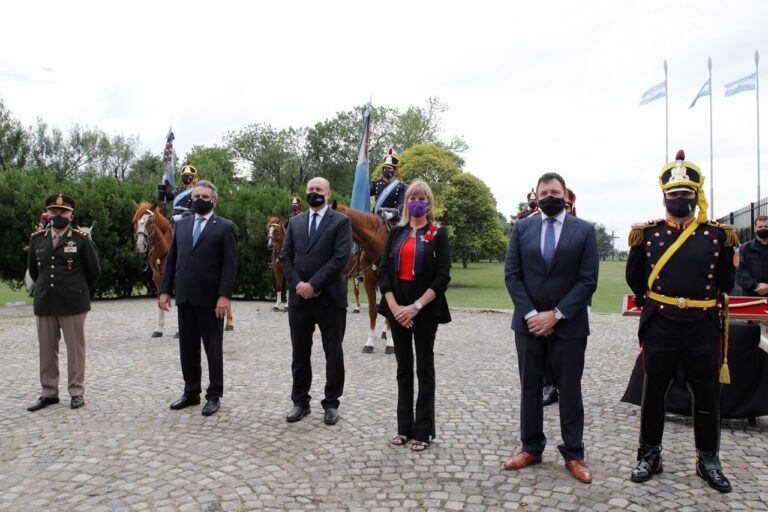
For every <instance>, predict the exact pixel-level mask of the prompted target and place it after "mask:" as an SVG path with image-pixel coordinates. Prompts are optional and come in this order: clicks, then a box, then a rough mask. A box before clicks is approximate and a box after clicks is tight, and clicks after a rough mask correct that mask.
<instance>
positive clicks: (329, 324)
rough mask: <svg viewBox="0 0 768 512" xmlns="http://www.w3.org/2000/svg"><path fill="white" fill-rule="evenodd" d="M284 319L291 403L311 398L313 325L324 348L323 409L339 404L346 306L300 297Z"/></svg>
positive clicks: (342, 386)
mask: <svg viewBox="0 0 768 512" xmlns="http://www.w3.org/2000/svg"><path fill="white" fill-rule="evenodd" d="M288 323H289V325H290V327H291V347H292V348H293V360H292V362H291V373H292V374H293V388H292V389H291V400H293V403H294V404H295V405H307V406H308V405H309V400H310V399H311V398H312V397H311V396H310V394H309V388H310V387H311V386H312V363H311V361H310V358H311V356H312V333H314V332H315V325H317V326H318V327H319V328H320V335H321V336H322V339H323V351H324V352H325V398H324V399H323V401H322V402H321V404H322V406H323V409H328V408H334V409H338V407H339V397H341V395H342V393H343V392H344V350H343V349H342V346H341V343H342V341H344V331H345V330H346V327H347V311H346V309H340V308H332V307H329V306H324V305H323V304H320V303H319V302H318V301H317V300H309V301H304V303H303V304H302V305H301V306H291V307H289V308H288Z"/></svg>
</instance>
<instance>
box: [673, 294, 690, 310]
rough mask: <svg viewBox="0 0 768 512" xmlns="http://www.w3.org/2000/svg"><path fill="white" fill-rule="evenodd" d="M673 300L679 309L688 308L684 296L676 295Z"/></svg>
mask: <svg viewBox="0 0 768 512" xmlns="http://www.w3.org/2000/svg"><path fill="white" fill-rule="evenodd" d="M675 302H676V304H675V305H676V306H677V307H679V308H680V309H687V308H688V299H686V298H685V297H678V298H677V299H676V301H675Z"/></svg>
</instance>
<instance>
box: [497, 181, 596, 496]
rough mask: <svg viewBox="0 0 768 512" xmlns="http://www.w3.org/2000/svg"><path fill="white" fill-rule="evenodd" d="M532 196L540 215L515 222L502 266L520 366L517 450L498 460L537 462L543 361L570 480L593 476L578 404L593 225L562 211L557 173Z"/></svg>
mask: <svg viewBox="0 0 768 512" xmlns="http://www.w3.org/2000/svg"><path fill="white" fill-rule="evenodd" d="M536 195H537V198H538V206H539V210H540V211H541V213H542V214H541V215H533V216H530V217H528V218H525V219H523V220H520V221H518V222H517V223H516V224H515V229H513V230H512V236H511V237H510V242H509V248H508V249H507V259H506V266H505V279H506V284H507V290H508V291H509V295H510V296H511V297H512V301H513V302H514V304H515V312H514V315H513V317H512V329H513V330H514V331H515V345H516V347H517V360H518V367H519V371H520V387H521V389H522V399H521V407H520V437H521V439H522V450H521V451H520V452H518V453H517V454H516V455H515V456H513V457H512V458H511V459H509V460H508V461H507V462H505V463H504V468H505V469H522V468H524V467H526V466H530V465H531V464H536V463H539V462H541V454H542V452H543V451H544V446H545V445H546V442H547V439H546V437H545V435H544V430H543V406H542V387H543V379H544V369H545V367H546V365H547V363H549V365H550V367H551V369H552V372H553V375H554V377H555V381H556V382H557V383H558V385H559V386H560V430H561V433H562V437H563V443H562V444H560V445H559V446H558V449H559V450H560V453H561V454H562V456H563V458H564V459H565V466H566V468H567V469H568V471H569V472H570V473H571V475H573V477H574V478H576V479H577V480H579V481H580V482H583V483H590V482H592V472H591V471H590V469H589V468H588V467H587V464H586V462H584V444H583V442H582V437H583V432H584V406H583V403H582V398H581V375H582V372H583V371H584V351H585V350H586V347H587V336H588V335H589V317H588V312H587V305H588V304H589V301H590V298H591V297H592V294H593V293H594V292H595V289H596V288H597V274H598V254H597V239H596V236H595V228H594V226H592V224H590V223H589V222H586V221H584V220H581V219H578V218H576V217H574V216H572V215H567V212H566V210H565V204H566V188H565V181H564V180H563V178H562V177H561V176H560V175H559V174H557V173H546V174H544V175H542V176H541V178H539V182H538V184H537V186H536Z"/></svg>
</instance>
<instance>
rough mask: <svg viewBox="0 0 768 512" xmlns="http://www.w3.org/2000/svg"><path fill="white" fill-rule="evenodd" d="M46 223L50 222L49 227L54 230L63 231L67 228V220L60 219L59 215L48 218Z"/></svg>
mask: <svg viewBox="0 0 768 512" xmlns="http://www.w3.org/2000/svg"><path fill="white" fill-rule="evenodd" d="M48 221H49V222H50V224H51V226H53V227H54V228H56V229H64V228H65V227H67V226H69V218H67V217H62V216H61V215H54V216H53V217H48Z"/></svg>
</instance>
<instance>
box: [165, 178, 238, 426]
mask: <svg viewBox="0 0 768 512" xmlns="http://www.w3.org/2000/svg"><path fill="white" fill-rule="evenodd" d="M218 201H219V199H218V192H217V190H216V187H215V186H214V185H213V183H211V182H209V181H205V180H203V181H201V182H199V183H198V184H197V185H196V186H195V188H194V189H193V191H192V210H193V211H194V212H195V214H194V216H192V215H190V216H188V217H185V218H183V219H181V220H179V221H178V222H177V223H176V228H175V229H174V232H173V239H172V240H171V246H170V248H169V249H168V258H167V260H166V262H165V271H164V272H163V281H162V283H161V284H160V296H159V298H158V303H159V305H160V308H162V309H164V310H165V311H169V310H170V309H171V295H170V294H171V293H173V292H174V290H175V292H176V305H177V306H178V308H179V351H180V354H181V373H182V375H183V376H184V394H182V395H181V398H179V399H178V400H176V401H175V402H173V403H172V404H171V409H174V410H178V409H183V408H185V407H189V406H190V405H197V404H199V403H200V390H201V386H200V378H201V373H202V369H201V367H200V339H201V338H202V340H203V346H204V347H205V355H206V356H207V358H208V376H209V379H210V383H209V385H208V389H207V391H206V394H205V399H206V404H205V407H203V416H210V415H211V414H214V413H215V412H216V411H218V410H219V402H220V399H221V396H222V394H223V392H224V360H223V355H222V338H223V336H224V318H225V317H226V315H227V308H228V307H229V303H230V299H231V298H232V292H233V291H234V289H235V276H236V275H237V238H236V236H235V226H234V224H232V222H231V221H229V220H227V219H225V218H223V217H219V216H217V215H216V214H214V213H213V209H214V207H215V206H216V204H217V203H218Z"/></svg>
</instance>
